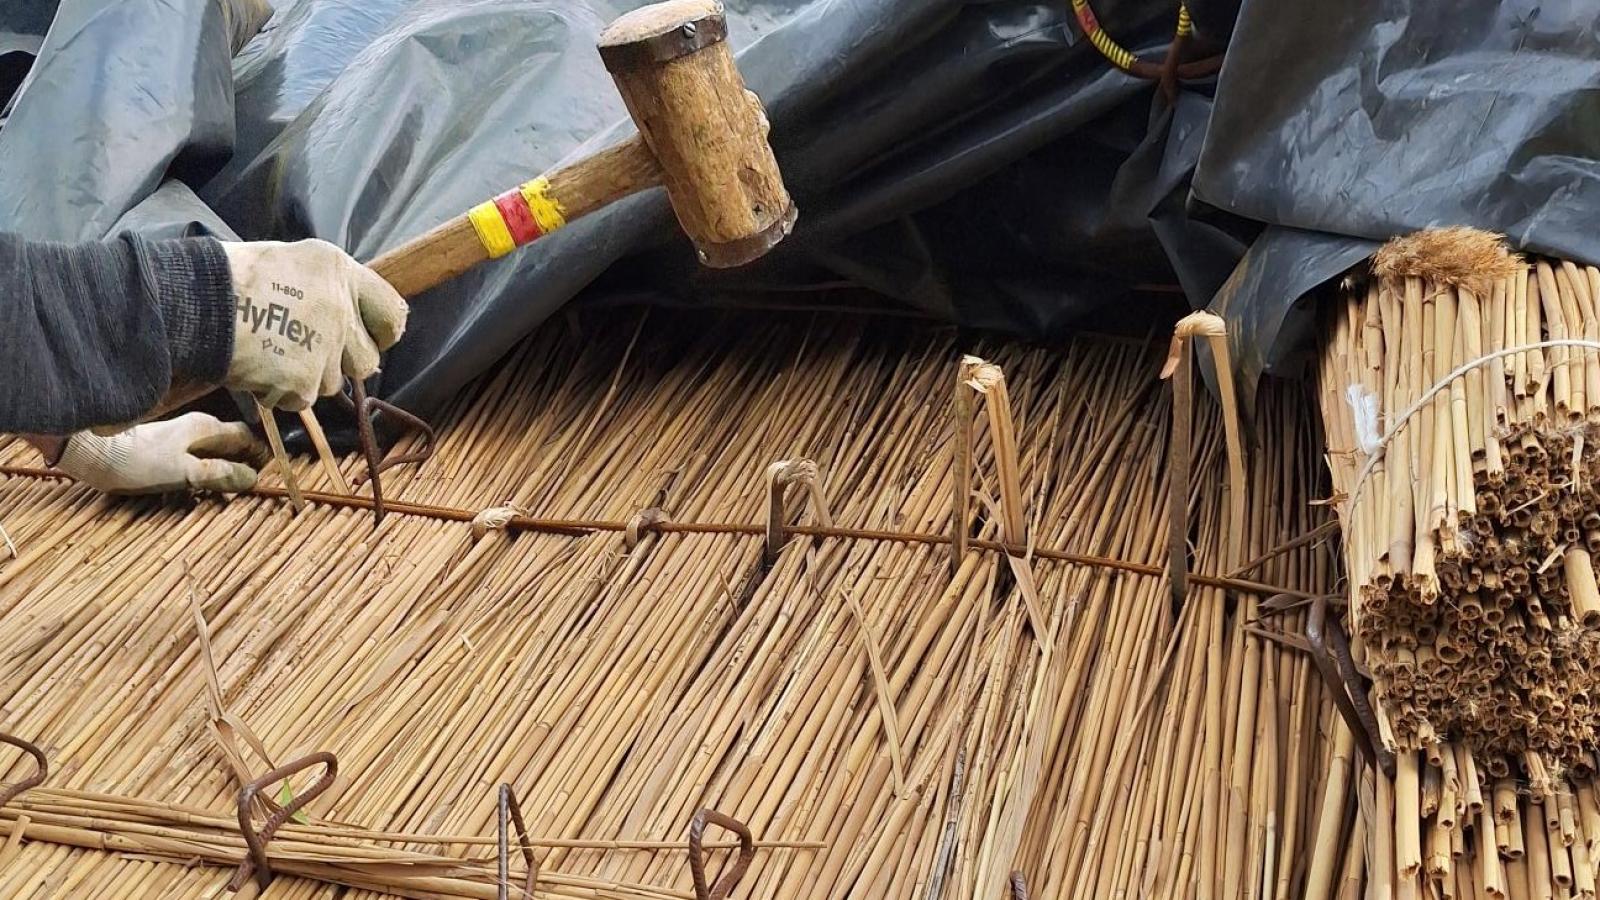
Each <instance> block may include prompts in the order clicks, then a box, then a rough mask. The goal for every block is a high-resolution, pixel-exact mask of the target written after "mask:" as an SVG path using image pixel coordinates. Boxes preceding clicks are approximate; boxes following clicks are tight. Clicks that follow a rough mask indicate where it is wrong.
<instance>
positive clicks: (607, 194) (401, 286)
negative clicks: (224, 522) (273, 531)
mask: <svg viewBox="0 0 1600 900" xmlns="http://www.w3.org/2000/svg"><path fill="white" fill-rule="evenodd" d="M727 36H728V25H727V21H726V19H724V18H723V14H722V4H720V3H718V2H715V0H668V2H665V3H657V4H655V5H652V6H646V7H643V8H640V9H637V10H634V11H633V12H630V13H628V14H626V15H624V16H622V17H621V18H619V19H617V20H616V21H615V22H612V23H611V25H609V26H608V27H607V28H606V29H605V31H603V32H602V33H601V35H600V43H599V47H600V56H601V58H602V59H603V60H604V61H605V65H606V68H607V69H608V70H609V71H610V72H611V75H612V77H613V78H614V79H615V80H616V83H617V88H618V90H620V91H621V93H622V99H623V102H624V103H625V104H626V105H627V108H628V113H629V115H630V116H632V118H633V121H634V123H635V124H636V125H638V127H639V133H638V134H637V135H635V136H634V137H632V138H630V139H628V140H626V141H623V142H622V143H620V144H617V145H615V146H612V147H609V148H606V149H604V150H601V151H599V152H597V153H594V154H592V155H590V156H588V157H585V158H583V159H581V160H579V161H577V162H575V163H573V164H571V165H568V166H563V167H561V168H559V169H556V170H554V171H552V172H549V173H547V174H545V175H541V176H540V177H538V178H535V179H533V180H532V181H528V182H524V183H523V184H521V185H518V186H517V187H515V188H512V189H511V190H508V191H506V192H504V193H502V194H500V195H499V196H496V197H494V198H493V199H490V200H486V201H484V202H483V203H480V204H478V205H477V206H474V207H473V208H472V209H470V210H468V211H467V212H466V213H465V214H463V215H460V216H457V217H456V218H454V219H451V220H450V221H448V222H445V223H444V224H442V225H439V226H438V227H436V228H434V229H432V230H431V231H429V232H427V233H426V234H423V235H421V236H419V237H416V238H413V239H412V240H410V241H407V242H406V243H404V244H402V245H400V246H399V247H396V248H395V249H393V250H390V251H389V252H387V253H385V254H383V255H382V256H379V257H378V258H377V259H375V260H373V261H372V262H371V263H369V264H368V265H369V266H370V267H371V268H372V270H373V271H375V272H377V273H378V274H379V275H382V276H383V277H384V279H385V280H387V281H388V282H389V283H390V284H392V285H394V287H395V289H396V290H398V291H399V292H400V293H401V294H402V295H403V296H406V297H413V296H415V295H417V294H420V293H422V292H423V291H426V290H427V289H429V288H431V287H434V286H435V285H438V284H440V283H442V282H445V281H448V280H449V279H451V278H454V277H455V276H457V275H460V274H461V273H463V272H465V271H467V270H468V269H470V268H472V267H473V266H475V265H477V264H478V263H481V262H484V261H486V260H490V259H496V258H498V257H501V256H504V255H506V254H508V253H510V252H511V251H512V250H515V249H516V248H518V247H520V246H522V245H524V244H527V243H530V242H532V241H535V240H537V239H539V238H541V237H543V236H545V235H547V234H549V233H551V232H553V231H555V230H557V229H559V228H561V227H563V226H565V225H567V224H568V223H570V222H572V221H574V220H576V219H578V218H579V217H581V216H585V215H587V214H589V213H591V212H594V211H595V210H597V209H600V208H601V207H603V206H605V205H606V204H608V203H612V202H614V201H617V200H620V199H622V198H623V197H627V196H629V195H630V194H635V193H638V192H639V191H643V190H646V189H648V188H653V187H656V186H663V187H665V188H666V189H667V197H668V199H670V200H671V202H672V208H673V210H674V212H676V213H677V217H678V222H679V224H680V225H682V226H683V230H684V231H685V232H687V233H688V235H689V238H690V239H691V240H692V241H693V242H694V245H695V248H696V250H697V251H698V253H699V257H700V261H701V262H702V263H704V264H705V265H708V266H713V267H717V268H727V267H731V266H738V265H743V264H745V263H748V262H750V261H752V260H754V259H756V258H758V257H760V256H761V255H762V254H764V253H766V252H767V251H768V250H770V249H772V247H773V246H774V245H776V244H777V243H778V242H779V241H781V240H783V238H784V237H785V236H787V235H788V234H789V230H790V229H791V228H793V227H794V220H795V207H794V203H793V202H792V201H791V200H790V199H789V192H788V191H787V190H786V189H785V188H784V185H783V176H782V175H781V174H780V173H779V171H778V163H777V160H776V159H774V158H773V155H772V147H771V145H769V144H768V143H767V116H766V111H765V110H764V109H763V108H762V106H761V100H760V99H759V98H757V97H756V95H755V94H753V93H751V92H750V91H748V90H746V89H745V86H744V79H743V78H741V77H740V76H739V70H738V68H737V67H736V66H735V65H734V63H733V54H732V52H731V51H730V50H729V49H728V42H727ZM304 418H305V419H306V420H307V422H306V424H307V430H308V431H310V432H311V433H312V434H313V435H317V434H320V433H321V429H320V427H317V426H316V423H315V417H314V416H310V415H307V416H305V417H304ZM325 446H326V442H325V441H323V442H318V450H319V452H321V453H322V456H323V463H324V465H325V466H326V467H327V468H328V469H329V470H330V472H337V467H336V466H335V465H334V463H333V460H332V454H331V452H327V451H325V450H324V449H323V448H324V447H325ZM284 469H285V471H287V470H288V467H287V466H284ZM332 477H334V479H335V482H334V483H335V484H339V483H340V482H341V481H342V479H341V478H340V477H339V476H337V475H333V476H332ZM371 477H372V478H374V479H376V477H377V473H376V472H374V473H372V475H371Z"/></svg>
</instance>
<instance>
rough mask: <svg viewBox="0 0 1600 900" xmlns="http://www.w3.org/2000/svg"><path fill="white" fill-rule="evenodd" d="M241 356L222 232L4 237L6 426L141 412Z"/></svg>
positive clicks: (0, 330)
mask: <svg viewBox="0 0 1600 900" xmlns="http://www.w3.org/2000/svg"><path fill="white" fill-rule="evenodd" d="M232 354H233V288H232V283H231V279H230V277H229V273H228V259H227V256H226V255H225V254H224V253H223V252H222V247H221V245H219V244H218V243H217V242H216V241H214V240H212V239H211V238H185V239H181V240H168V241H150V240H145V239H143V238H140V237H138V236H135V235H124V236H122V237H119V238H117V239H115V240H110V241H106V242H104V243H90V244H56V243H43V242H35V241H26V240H23V239H21V238H18V237H15V236H12V235H7V234H0V385H3V389H0V432H9V433H13V434H15V433H36V434H66V433H68V432H72V431H78V430H81V429H84V428H92V427H94V426H98V425H115V424H118V423H122V422H130V421H133V420H135V419H138V418H139V417H140V416H141V415H143V414H144V413H146V412H147V411H148V410H150V409H151V408H152V407H154V406H155V405H156V404H157V403H158V402H159V401H160V400H161V398H162V397H164V396H166V394H167V392H168V390H169V389H170V388H172V387H173V386H175V385H184V384H194V383H204V384H218V383H220V382H221V381H222V379H223V377H224V376H225V375H226V374H227V370H228V362H229V360H230V358H231V357H232Z"/></svg>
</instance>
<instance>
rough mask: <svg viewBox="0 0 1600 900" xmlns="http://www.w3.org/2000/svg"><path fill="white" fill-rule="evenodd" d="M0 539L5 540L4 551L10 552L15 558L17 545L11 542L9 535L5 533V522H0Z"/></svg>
mask: <svg viewBox="0 0 1600 900" xmlns="http://www.w3.org/2000/svg"><path fill="white" fill-rule="evenodd" d="M0 541H5V544H6V552H7V553H9V554H11V558H12V559H16V558H17V545H16V544H13V543H11V535H9V534H6V523H4V522H0Z"/></svg>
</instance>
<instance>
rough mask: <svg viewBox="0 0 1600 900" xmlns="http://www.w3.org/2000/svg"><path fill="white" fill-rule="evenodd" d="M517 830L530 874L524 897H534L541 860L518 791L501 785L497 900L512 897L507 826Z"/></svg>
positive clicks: (527, 878) (519, 845)
mask: <svg viewBox="0 0 1600 900" xmlns="http://www.w3.org/2000/svg"><path fill="white" fill-rule="evenodd" d="M508 824H510V825H513V826H515V827H516V829H517V844H518V847H519V849H521V850H522V859H523V861H524V862H526V863H527V864H528V874H527V876H526V877H524V878H523V879H522V896H523V897H532V896H533V888H534V886H535V885H537V884H538V883H539V860H538V859H536V858H534V855H533V844H531V843H530V842H529V841H528V826H527V825H526V824H524V823H523V821H522V806H521V804H519V803H517V794H516V791H513V790H512V789H511V785H509V784H502V785H500V871H499V874H500V890H499V893H498V894H496V895H495V896H496V898H497V900H510V896H511V852H510V850H511V848H510V841H509V840H508V838H509V837H510V835H509V834H508V828H507V825H508Z"/></svg>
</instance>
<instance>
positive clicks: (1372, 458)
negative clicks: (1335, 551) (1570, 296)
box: [1345, 338, 1600, 540]
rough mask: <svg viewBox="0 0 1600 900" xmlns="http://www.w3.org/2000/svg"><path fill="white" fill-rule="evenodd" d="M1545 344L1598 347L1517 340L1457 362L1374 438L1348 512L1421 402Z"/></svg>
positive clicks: (1597, 346) (1595, 346)
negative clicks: (1484, 368)
mask: <svg viewBox="0 0 1600 900" xmlns="http://www.w3.org/2000/svg"><path fill="white" fill-rule="evenodd" d="M1548 347H1581V348H1584V349H1586V350H1600V341H1586V340H1583V339H1582V338H1561V339H1559V340H1549V341H1538V342H1537V343H1532V344H1520V345H1518V346H1515V347H1507V348H1505V349H1504V350H1496V351H1494V352H1493V353H1488V354H1485V355H1483V356H1480V357H1478V358H1477V359H1474V360H1472V361H1470V362H1465V363H1462V364H1461V365H1460V366H1457V367H1456V368H1455V369H1454V370H1453V371H1451V372H1450V373H1449V374H1447V375H1445V376H1444V377H1443V378H1441V379H1439V381H1438V382H1437V383H1435V384H1434V386H1433V387H1431V388H1428V389H1427V390H1426V391H1424V392H1423V394H1422V396H1421V397H1419V398H1417V402H1415V403H1413V404H1411V406H1410V407H1409V408H1407V409H1406V411H1405V412H1403V413H1401V414H1400V416H1399V418H1397V419H1395V420H1394V424H1392V425H1390V426H1389V430H1388V431H1386V432H1384V435H1383V439H1382V440H1380V441H1378V446H1377V449H1375V450H1373V451H1372V452H1371V453H1370V454H1369V455H1368V456H1367V461H1366V462H1365V463H1364V464H1363V465H1362V466H1361V471H1360V472H1358V473H1357V474H1356V483H1355V485H1354V486H1353V487H1351V489H1350V500H1349V506H1348V509H1349V510H1350V513H1351V514H1354V513H1355V510H1356V502H1357V501H1358V500H1360V499H1361V489H1362V488H1364V487H1366V486H1367V479H1368V478H1370V477H1371V476H1372V469H1373V467H1374V466H1376V465H1377V464H1378V461H1379V460H1381V459H1383V457H1384V456H1385V454H1387V452H1388V450H1389V442H1391V441H1393V440H1394V436H1395V435H1396V434H1399V433H1400V429H1402V428H1404V427H1405V426H1406V424H1407V423H1408V422H1410V421H1411V417H1412V416H1415V415H1416V414H1417V413H1418V412H1420V411H1421V410H1422V408H1423V407H1424V406H1427V405H1428V404H1429V403H1431V402H1432V401H1433V398H1434V397H1437V396H1438V395H1439V392H1440V391H1443V390H1445V389H1447V388H1449V387H1450V383H1451V382H1452V381H1455V380H1456V379H1457V378H1460V377H1461V376H1463V375H1465V374H1467V373H1468V372H1471V371H1472V370H1473V369H1476V368H1478V367H1479V366H1482V365H1484V364H1486V363H1491V362H1494V361H1495V360H1497V359H1501V358H1503V357H1507V356H1514V355H1516V354H1518V353H1527V352H1528V351H1529V350H1543V349H1545V348H1548ZM1345 535H1346V540H1348V538H1349V532H1348V531H1346V532H1345Z"/></svg>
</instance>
